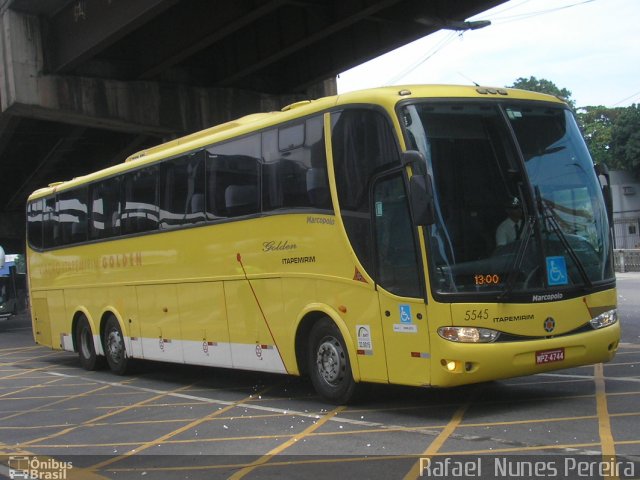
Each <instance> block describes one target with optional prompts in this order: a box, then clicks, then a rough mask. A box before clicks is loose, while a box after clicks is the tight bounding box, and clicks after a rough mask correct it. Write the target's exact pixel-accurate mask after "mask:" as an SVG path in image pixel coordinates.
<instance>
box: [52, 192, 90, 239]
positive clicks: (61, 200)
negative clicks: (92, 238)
mask: <svg viewBox="0 0 640 480" xmlns="http://www.w3.org/2000/svg"><path fill="white" fill-rule="evenodd" d="M57 208H58V213H59V224H60V232H61V237H62V244H64V245H67V244H71V243H78V242H84V241H85V240H86V239H87V188H86V187H85V188H78V189H75V190H69V191H66V192H62V193H60V194H59V195H58V202H57Z"/></svg>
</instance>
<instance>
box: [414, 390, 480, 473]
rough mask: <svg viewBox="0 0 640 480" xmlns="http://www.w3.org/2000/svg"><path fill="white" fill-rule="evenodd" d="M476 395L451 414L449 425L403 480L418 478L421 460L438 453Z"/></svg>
mask: <svg viewBox="0 0 640 480" xmlns="http://www.w3.org/2000/svg"><path fill="white" fill-rule="evenodd" d="M476 393H477V390H476V391H474V393H473V394H472V395H471V398H469V400H468V401H467V402H466V403H465V404H464V405H461V406H460V407H459V408H458V410H456V412H455V413H454V414H453V417H451V420H449V423H448V424H447V425H446V426H445V427H444V428H443V429H442V432H440V435H438V436H437V437H436V438H435V439H434V440H433V442H431V444H430V445H429V447H428V448H427V449H426V450H425V451H424V453H423V454H422V455H420V459H419V461H417V462H416V463H414V464H413V467H412V468H411V470H409V472H408V473H407V474H406V475H405V476H404V480H409V479H411V480H413V479H414V478H419V477H420V466H421V464H422V459H423V458H431V457H432V456H433V455H435V454H436V453H438V451H439V450H440V448H442V445H444V442H446V441H447V439H448V438H449V437H450V436H451V434H452V433H453V432H454V431H455V429H456V428H457V427H458V425H460V422H462V417H464V414H465V413H466V411H467V410H468V409H469V407H470V406H471V403H472V402H473V400H474V399H475V397H476V395H475V394H476Z"/></svg>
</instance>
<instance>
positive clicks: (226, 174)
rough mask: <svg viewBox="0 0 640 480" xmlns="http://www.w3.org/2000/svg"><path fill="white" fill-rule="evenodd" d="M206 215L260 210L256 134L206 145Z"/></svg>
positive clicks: (258, 156) (258, 143)
mask: <svg viewBox="0 0 640 480" xmlns="http://www.w3.org/2000/svg"><path fill="white" fill-rule="evenodd" d="M206 152H207V158H206V171H207V174H206V176H207V189H206V204H207V216H215V217H236V216H242V215H251V214H255V213H258V212H260V196H259V191H260V189H259V188H258V187H259V184H258V179H259V175H260V162H261V160H260V157H261V137H260V134H254V135H250V136H248V137H244V138H241V139H239V140H234V141H232V142H227V143H222V144H219V145H212V146H211V147H209V148H207V150H206Z"/></svg>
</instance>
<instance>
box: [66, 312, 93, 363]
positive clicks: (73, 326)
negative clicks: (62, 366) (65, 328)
mask: <svg viewBox="0 0 640 480" xmlns="http://www.w3.org/2000/svg"><path fill="white" fill-rule="evenodd" d="M83 318H84V319H85V320H86V321H87V323H88V324H89V328H90V329H91V333H92V334H95V332H97V331H98V330H97V329H96V325H95V323H94V321H93V318H92V317H91V314H90V313H89V310H87V309H86V308H85V307H82V306H81V307H77V308H76V310H75V312H74V314H73V318H72V319H71V340H72V342H73V351H74V352H77V351H78V338H77V336H76V329H77V327H78V322H80V320H81V319H83ZM94 343H95V342H94Z"/></svg>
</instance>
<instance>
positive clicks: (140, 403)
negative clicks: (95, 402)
mask: <svg viewBox="0 0 640 480" xmlns="http://www.w3.org/2000/svg"><path fill="white" fill-rule="evenodd" d="M190 386H191V385H187V386H184V387H180V388H177V389H175V390H171V391H169V392H166V393H162V394H160V395H156V396H155V397H151V398H147V399H145V400H142V401H140V402H138V403H134V404H132V405H128V406H126V407H123V408H120V409H118V410H114V411H111V412H108V413H105V414H102V415H99V416H97V417H95V418H92V419H91V420H87V421H85V422H82V423H81V424H79V425H75V426H72V427H69V428H65V429H63V430H60V431H59V432H56V433H53V434H51V435H47V436H44V437H40V438H35V439H33V440H29V441H28V442H25V443H23V444H21V446H27V445H33V444H37V443H41V442H44V441H47V440H50V439H52V438H56V437H60V436H62V435H66V434H67V433H69V432H72V431H74V430H76V429H78V428H80V427H82V426H85V425H87V424H90V423H93V422H97V421H100V420H104V419H105V418H109V417H112V416H114V415H118V414H120V413H124V412H126V411H127V410H131V409H133V408H137V407H140V406H142V405H144V404H145V403H148V402H153V401H154V400H157V399H159V398H162V397H164V396H166V395H168V394H170V393H175V392H180V391H182V390H186V389H188V388H189V387H190ZM107 387H109V385H105V386H104V387H102V388H107Z"/></svg>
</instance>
